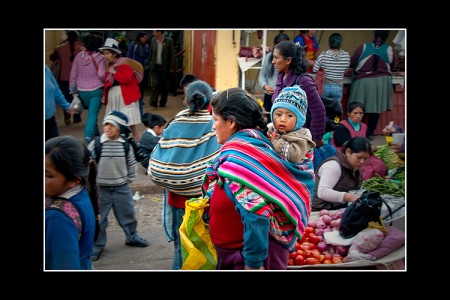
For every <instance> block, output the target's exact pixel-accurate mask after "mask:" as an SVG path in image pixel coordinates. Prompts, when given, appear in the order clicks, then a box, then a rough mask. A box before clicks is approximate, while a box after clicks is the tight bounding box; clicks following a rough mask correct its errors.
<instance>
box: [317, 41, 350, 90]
mask: <svg viewBox="0 0 450 300" xmlns="http://www.w3.org/2000/svg"><path fill="white" fill-rule="evenodd" d="M349 66H350V54H348V52H347V51H344V50H340V51H339V53H338V54H335V53H334V52H333V50H332V49H328V50H327V51H323V52H322V53H320V55H319V57H318V58H317V59H316V61H315V62H314V67H313V72H314V73H316V72H317V71H318V70H319V69H320V68H323V69H324V78H325V83H335V84H339V85H343V83H344V73H345V71H347V70H348V68H349Z"/></svg>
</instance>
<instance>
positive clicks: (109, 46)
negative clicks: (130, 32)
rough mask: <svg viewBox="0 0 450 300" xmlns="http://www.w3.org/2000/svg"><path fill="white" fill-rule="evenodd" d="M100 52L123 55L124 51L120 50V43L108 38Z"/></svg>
mask: <svg viewBox="0 0 450 300" xmlns="http://www.w3.org/2000/svg"><path fill="white" fill-rule="evenodd" d="M98 50H101V51H103V50H111V51H114V52H116V53H119V54H121V53H122V51H120V50H119V42H118V41H116V40H115V39H112V38H107V39H106V41H105V45H103V47H100V48H98Z"/></svg>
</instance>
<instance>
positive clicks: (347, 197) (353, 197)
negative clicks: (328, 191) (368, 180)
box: [344, 193, 359, 202]
mask: <svg viewBox="0 0 450 300" xmlns="http://www.w3.org/2000/svg"><path fill="white" fill-rule="evenodd" d="M358 198H359V195H358V194H350V193H345V195H344V202H355V201H356V200H358Z"/></svg>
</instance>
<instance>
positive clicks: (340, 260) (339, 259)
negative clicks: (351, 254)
mask: <svg viewBox="0 0 450 300" xmlns="http://www.w3.org/2000/svg"><path fill="white" fill-rule="evenodd" d="M331 262H332V263H333V264H340V263H341V262H342V259H341V258H339V257H333V259H332V260H331Z"/></svg>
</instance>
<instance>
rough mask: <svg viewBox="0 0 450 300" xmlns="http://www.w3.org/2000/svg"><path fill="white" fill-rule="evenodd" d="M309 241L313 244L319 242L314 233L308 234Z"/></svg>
mask: <svg viewBox="0 0 450 300" xmlns="http://www.w3.org/2000/svg"><path fill="white" fill-rule="evenodd" d="M309 241H310V242H311V243H313V244H316V245H317V243H319V242H320V240H319V237H318V236H317V235H315V234H314V233H310V234H309Z"/></svg>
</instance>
